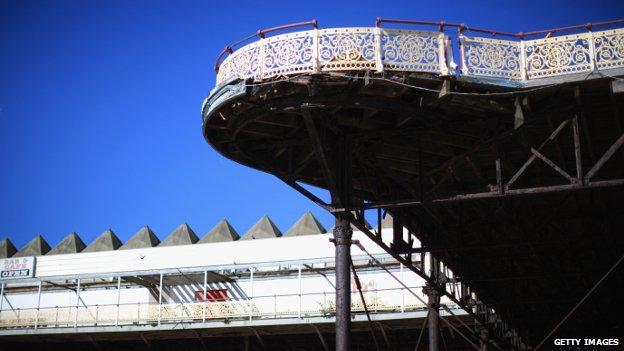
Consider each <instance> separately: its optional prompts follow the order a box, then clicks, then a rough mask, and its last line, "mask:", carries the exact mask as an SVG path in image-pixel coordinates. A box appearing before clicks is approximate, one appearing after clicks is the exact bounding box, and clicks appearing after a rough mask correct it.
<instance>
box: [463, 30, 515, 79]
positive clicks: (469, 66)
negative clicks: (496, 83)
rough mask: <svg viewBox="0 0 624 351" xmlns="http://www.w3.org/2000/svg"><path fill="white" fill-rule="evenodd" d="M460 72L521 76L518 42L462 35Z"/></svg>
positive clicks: (497, 76)
mask: <svg viewBox="0 0 624 351" xmlns="http://www.w3.org/2000/svg"><path fill="white" fill-rule="evenodd" d="M460 40H461V43H462V45H461V48H462V49H461V50H462V53H461V54H462V72H463V74H465V75H468V76H484V77H491V78H508V79H520V78H521V56H520V52H521V50H520V43H519V42H515V41H510V40H500V39H488V38H479V37H469V36H465V35H462V36H461V37H460Z"/></svg>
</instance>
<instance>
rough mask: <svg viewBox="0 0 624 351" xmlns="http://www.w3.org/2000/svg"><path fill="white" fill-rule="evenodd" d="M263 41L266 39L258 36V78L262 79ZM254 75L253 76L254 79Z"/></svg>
mask: <svg viewBox="0 0 624 351" xmlns="http://www.w3.org/2000/svg"><path fill="white" fill-rule="evenodd" d="M265 42H266V39H264V38H260V41H258V45H259V46H260V48H259V49H258V52H259V53H260V59H259V60H258V77H257V78H258V80H262V79H264V63H265V61H264V56H265V48H264V47H265ZM255 78H256V77H254V80H256V79H255Z"/></svg>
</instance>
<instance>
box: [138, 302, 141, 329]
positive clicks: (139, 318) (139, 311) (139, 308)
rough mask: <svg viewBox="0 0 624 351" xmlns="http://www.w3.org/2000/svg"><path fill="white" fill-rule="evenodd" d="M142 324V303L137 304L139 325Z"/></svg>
mask: <svg viewBox="0 0 624 351" xmlns="http://www.w3.org/2000/svg"><path fill="white" fill-rule="evenodd" d="M140 322H141V303H140V302H137V324H139V323H140Z"/></svg>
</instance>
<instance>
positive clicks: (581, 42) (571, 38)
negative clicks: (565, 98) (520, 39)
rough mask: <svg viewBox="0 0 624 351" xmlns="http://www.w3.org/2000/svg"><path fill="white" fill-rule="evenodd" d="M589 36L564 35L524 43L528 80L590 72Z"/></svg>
mask: <svg viewBox="0 0 624 351" xmlns="http://www.w3.org/2000/svg"><path fill="white" fill-rule="evenodd" d="M590 38H591V35H590V34H588V33H583V34H575V35H566V36H561V37H553V38H546V39H537V40H528V41H526V42H525V49H524V54H525V55H526V71H527V77H528V78H529V79H533V78H542V77H549V76H558V75H562V74H569V73H578V72H585V71H590V70H591V69H592V67H591V59H592V57H591V56H592V55H591V47H590V45H591V43H590Z"/></svg>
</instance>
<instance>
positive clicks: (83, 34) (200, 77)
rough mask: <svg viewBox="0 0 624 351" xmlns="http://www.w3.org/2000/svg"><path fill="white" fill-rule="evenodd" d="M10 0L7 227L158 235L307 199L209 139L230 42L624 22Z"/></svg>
mask: <svg viewBox="0 0 624 351" xmlns="http://www.w3.org/2000/svg"><path fill="white" fill-rule="evenodd" d="M301 4H302V3H301V2H296V1H275V2H271V1H263V2H252V1H249V2H245V1H219V2H216V1H215V2H212V1H197V2H195V1H36V2H31V1H6V0H1V1H0V237H5V236H8V237H9V238H10V239H11V240H12V241H13V243H14V244H15V245H16V246H18V248H19V247H21V246H22V245H24V244H25V243H26V242H27V241H28V240H30V239H31V238H32V237H33V236H35V235H36V234H43V235H44V237H45V238H46V239H47V240H48V242H49V243H50V245H52V246H54V245H55V244H56V243H57V242H58V241H60V240H61V239H62V238H63V237H64V236H65V235H67V234H68V233H69V232H72V231H76V232H78V233H79V234H80V235H81V237H82V238H83V240H84V241H85V242H87V243H88V242H90V241H91V240H93V239H94V238H95V237H96V236H97V235H99V234H100V233H101V232H103V231H104V230H106V229H107V228H109V227H111V228H112V229H113V230H114V231H115V232H116V233H117V234H118V236H119V237H120V238H121V239H122V240H126V239H128V238H129V237H130V236H131V235H132V234H133V233H135V232H136V231H137V230H138V229H139V228H140V227H141V226H143V225H145V224H148V225H150V226H151V227H152V229H153V230H154V231H155V232H156V234H157V235H159V237H160V238H161V239H162V238H164V237H165V236H166V235H167V234H168V233H169V232H170V231H172V230H173V229H174V228H175V227H176V226H178V225H179V224H180V223H182V222H184V221H186V222H188V223H189V224H190V225H191V227H192V228H193V229H195V231H196V233H197V234H198V235H199V236H202V235H203V234H204V233H206V232H207V231H208V230H209V229H210V228H211V227H212V226H213V225H214V224H215V223H216V222H217V221H218V220H220V219H222V218H228V219H229V220H230V221H231V223H232V224H233V225H234V227H235V228H236V229H237V230H238V231H239V232H240V233H241V234H242V233H244V232H245V231H246V230H247V229H248V228H249V227H250V226H251V225H253V223H254V222H256V221H257V220H258V219H259V218H260V217H261V216H262V215H264V214H269V215H270V216H271V217H272V218H273V219H274V221H275V223H276V224H277V225H278V227H279V228H280V229H282V231H286V230H287V229H288V227H289V226H290V225H291V224H292V223H293V222H294V221H295V220H296V219H297V218H298V217H299V216H300V215H301V214H302V213H303V212H305V211H306V210H308V209H309V210H312V211H313V212H314V213H315V214H316V215H317V216H318V217H319V218H320V219H321V221H322V222H323V223H324V224H325V225H326V226H327V227H328V228H329V227H331V222H332V221H331V218H330V216H329V215H327V214H326V213H324V212H323V211H322V210H321V209H319V208H317V207H315V205H314V204H312V203H311V202H309V201H308V200H307V199H305V198H304V197H302V196H300V195H299V194H298V193H296V192H295V191H293V190H291V189H290V188H288V187H287V186H285V185H283V184H281V183H280V182H279V181H278V180H276V179H275V178H273V177H271V176H269V175H266V174H264V173H260V172H257V171H253V170H251V169H248V168H246V167H243V166H241V165H239V164H236V163H234V162H232V161H229V160H227V159H225V158H223V157H222V156H220V155H218V154H217V153H216V152H215V151H213V150H212V149H211V148H210V147H209V146H208V145H207V144H206V142H205V141H204V139H203V137H202V134H201V116H200V105H201V102H202V100H203V99H204V97H205V96H206V94H207V92H208V91H209V90H210V89H211V88H212V87H213V85H214V73H213V70H212V67H213V65H214V59H215V57H216V55H217V54H218V53H219V51H220V50H221V49H222V48H223V47H224V46H225V45H226V44H228V43H231V42H233V41H235V40H237V39H239V38H241V37H243V36H246V35H248V34H250V33H254V32H255V31H256V30H257V29H259V28H266V27H271V26H275V25H279V24H284V23H290V22H297V21H304V20H309V19H311V18H317V19H318V20H319V24H320V26H321V27H322V28H327V27H340V26H372V25H373V24H374V20H375V18H376V17H378V16H382V17H394V18H411V19H421V20H445V21H448V22H462V23H466V24H468V25H472V26H480V27H488V28H493V29H498V30H501V31H511V32H518V31H529V30H536V29H543V28H548V27H555V26H562V25H571V24H578V23H585V22H588V21H601V20H606V19H614V18H618V17H624V1H617V0H610V1H608V0H607V1H604V0H595V1H591V2H588V1H523V2H502V1H494V2H490V3H485V2H478V1H463V2H453V1H403V2H392V1H370V2H367V1H350V2H337V1H318V0H315V1H308V2H305V3H304V5H301Z"/></svg>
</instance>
